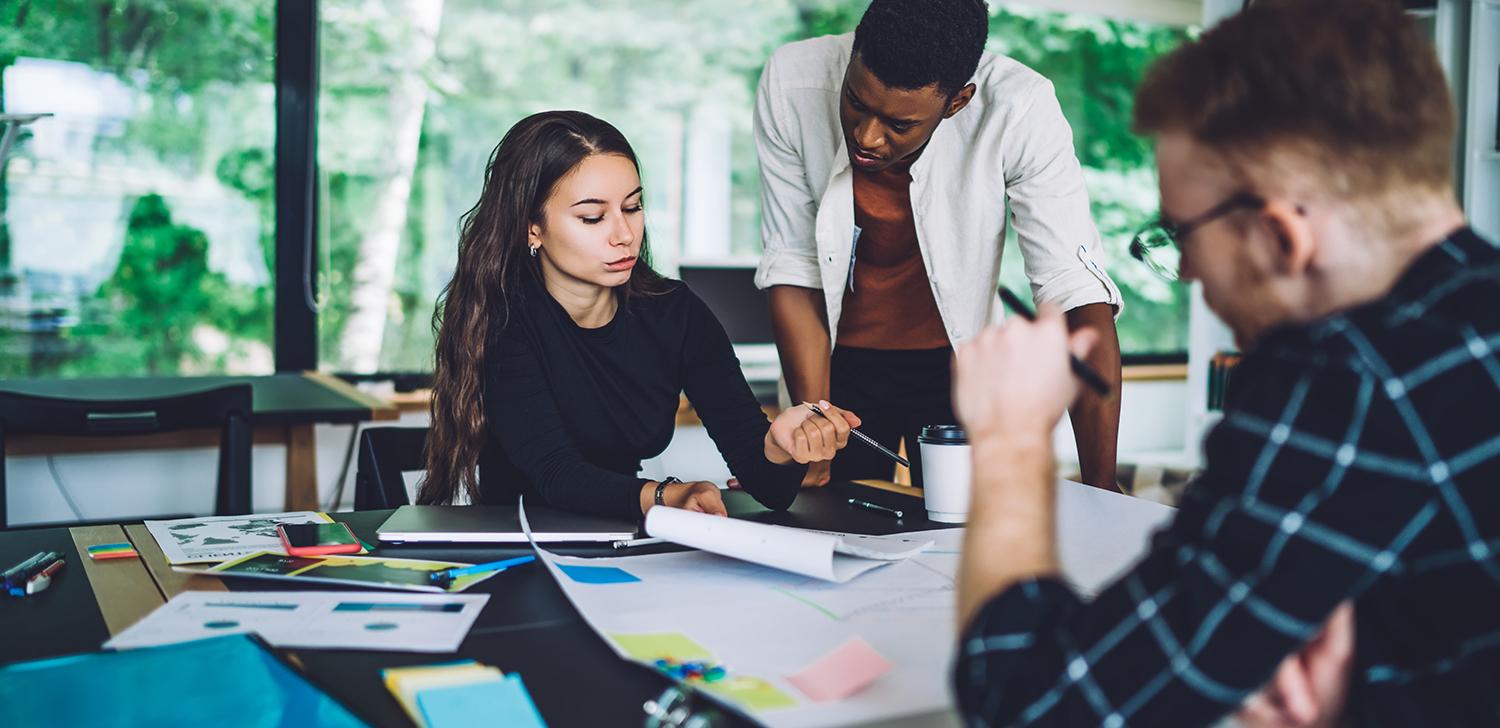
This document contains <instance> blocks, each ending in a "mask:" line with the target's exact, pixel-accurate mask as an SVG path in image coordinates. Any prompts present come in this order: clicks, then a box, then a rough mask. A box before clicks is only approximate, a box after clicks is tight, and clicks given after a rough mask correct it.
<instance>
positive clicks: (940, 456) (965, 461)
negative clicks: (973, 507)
mask: <svg viewBox="0 0 1500 728" xmlns="http://www.w3.org/2000/svg"><path fill="white" fill-rule="evenodd" d="M917 445H918V447H920V448H922V497H923V499H924V500H925V501H926V503H927V518H928V519H929V520H933V521H937V522H939V523H963V522H965V521H967V520H969V470H970V463H969V435H968V433H966V432H964V429H963V428H962V427H959V426H958V425H928V426H926V427H923V428H922V432H921V434H919V435H918V436H917Z"/></svg>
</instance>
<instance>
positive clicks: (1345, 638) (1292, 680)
mask: <svg viewBox="0 0 1500 728" xmlns="http://www.w3.org/2000/svg"><path fill="white" fill-rule="evenodd" d="M1353 663H1354V605H1353V604H1351V603H1350V602H1344V603H1343V604H1340V605H1339V608H1338V609H1335V610H1334V612H1333V614H1332V615H1331V616H1330V617H1329V618H1328V622H1326V623H1325V624H1324V625H1323V631H1322V632H1321V633H1320V634H1319V635H1318V636H1317V637H1314V638H1313V640H1312V641H1311V642H1309V643H1307V645H1306V646H1305V647H1303V648H1302V649H1301V650H1299V651H1298V652H1296V653H1294V654H1292V655H1290V656H1289V657H1287V658H1286V659H1285V660H1283V661H1282V662H1281V667H1279V668H1277V669H1276V675H1275V676H1274V677H1272V678H1271V682H1270V683H1269V684H1267V685H1266V686H1265V687H1264V688H1261V690H1260V692H1258V693H1256V694H1254V695H1251V696H1250V698H1249V699H1248V700H1246V701H1245V704H1244V706H1242V707H1241V708H1240V712H1239V713H1238V714H1236V715H1235V718H1236V719H1237V720H1239V722H1240V724H1241V725H1243V726H1245V728H1329V727H1331V726H1335V725H1339V723H1340V718H1341V717H1342V716H1343V713H1344V703H1345V699H1346V698H1347V697H1348V694H1349V671H1350V668H1351V666H1352V665H1353Z"/></svg>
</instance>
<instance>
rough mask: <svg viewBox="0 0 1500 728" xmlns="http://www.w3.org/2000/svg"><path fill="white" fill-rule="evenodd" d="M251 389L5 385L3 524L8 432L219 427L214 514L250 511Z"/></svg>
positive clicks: (0, 478) (74, 433) (0, 399)
mask: <svg viewBox="0 0 1500 728" xmlns="http://www.w3.org/2000/svg"><path fill="white" fill-rule="evenodd" d="M250 411H251V389H250V385H248V384H235V385H231V386H227V387H218V388H215V389H208V390H203V391H199V392H191V393H188V394H179V395H175V396H172V397H156V398H152V399H121V400H99V399H70V398H64V397H42V396H37V395H31V394H20V393H17V392H5V391H0V528H3V527H4V526H5V524H7V523H8V520H7V515H6V509H5V467H4V465H5V460H4V458H5V438H6V437H7V436H8V435H54V436H69V437H120V436H125V435H148V434H153V433H160V432H177V431H180V430H193V429H208V428H213V429H217V430H219V433H220V436H219V482H218V486H217V490H216V492H215V498H214V514H215V515H220V516H232V515H242V514H246V513H249V512H250V446H251V426H250Z"/></svg>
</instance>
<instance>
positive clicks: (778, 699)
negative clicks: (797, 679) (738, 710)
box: [699, 675, 797, 710]
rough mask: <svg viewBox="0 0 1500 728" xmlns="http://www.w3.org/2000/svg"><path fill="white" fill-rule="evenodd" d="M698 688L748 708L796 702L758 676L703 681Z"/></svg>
mask: <svg viewBox="0 0 1500 728" xmlns="http://www.w3.org/2000/svg"><path fill="white" fill-rule="evenodd" d="M699 688H700V689H702V690H707V691H710V692H713V693H716V694H718V695H721V696H723V697H725V698H728V699H730V700H733V701H734V702H736V703H739V704H740V705H743V706H744V707H745V708H747V709H749V710H776V709H777V708H790V707H792V706H795V705H796V704H797V701H796V699H794V698H793V697H792V696H790V695H787V694H786V693H784V692H781V690H779V689H777V687H776V686H775V685H772V684H771V683H768V682H766V681H765V680H762V679H760V678H758V677H749V676H744V675H740V676H736V677H731V678H728V679H726V680H720V681H718V682H711V683H704V684H702V685H700V686H699Z"/></svg>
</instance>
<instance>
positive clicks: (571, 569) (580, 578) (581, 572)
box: [557, 564, 641, 584]
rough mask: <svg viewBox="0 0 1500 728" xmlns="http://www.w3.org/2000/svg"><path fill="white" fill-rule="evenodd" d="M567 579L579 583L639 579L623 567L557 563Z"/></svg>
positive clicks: (608, 582) (609, 582) (627, 581)
mask: <svg viewBox="0 0 1500 728" xmlns="http://www.w3.org/2000/svg"><path fill="white" fill-rule="evenodd" d="M557 568H559V569H562V571H563V573H564V574H567V575H568V578H569V579H572V580H573V581H576V582H578V583H579V584H629V583H630V582H632V581H640V580H641V579H640V577H638V576H636V575H635V574H632V573H630V572H628V571H626V570H624V569H617V568H615V567H613V566H579V565H577V564H558V565H557Z"/></svg>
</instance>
